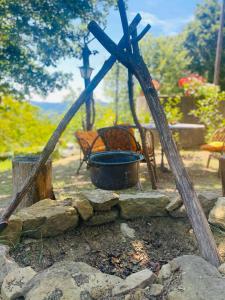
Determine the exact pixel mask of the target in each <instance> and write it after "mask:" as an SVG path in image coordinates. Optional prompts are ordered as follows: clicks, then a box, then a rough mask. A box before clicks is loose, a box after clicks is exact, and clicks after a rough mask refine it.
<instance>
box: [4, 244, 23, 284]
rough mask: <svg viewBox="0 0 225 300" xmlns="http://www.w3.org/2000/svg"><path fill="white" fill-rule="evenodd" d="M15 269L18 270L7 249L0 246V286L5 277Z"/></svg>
mask: <svg viewBox="0 0 225 300" xmlns="http://www.w3.org/2000/svg"><path fill="white" fill-rule="evenodd" d="M17 268H19V266H18V265H17V263H16V262H15V261H14V260H13V259H11V258H10V257H9V247H8V246H3V245H0V286H1V285H2V282H3V280H4V278H5V276H6V275H7V274H8V273H9V272H11V271H15V270H16V269H17Z"/></svg>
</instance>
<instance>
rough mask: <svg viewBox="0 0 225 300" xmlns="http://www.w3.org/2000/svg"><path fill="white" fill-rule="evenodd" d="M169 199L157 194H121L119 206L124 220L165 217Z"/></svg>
mask: <svg viewBox="0 0 225 300" xmlns="http://www.w3.org/2000/svg"><path fill="white" fill-rule="evenodd" d="M169 202H170V201H169V198H168V197H167V196H166V195H163V194H161V193H159V192H148V193H136V194H121V195H120V200H119V206H120V209H121V216H122V217H123V218H125V219H133V218H137V217H159V216H166V215H167V211H166V209H165V208H166V206H167V205H168V204H169Z"/></svg>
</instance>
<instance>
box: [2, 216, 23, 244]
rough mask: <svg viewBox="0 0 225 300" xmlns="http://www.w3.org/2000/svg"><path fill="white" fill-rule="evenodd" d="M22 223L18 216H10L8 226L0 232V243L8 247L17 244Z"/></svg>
mask: <svg viewBox="0 0 225 300" xmlns="http://www.w3.org/2000/svg"><path fill="white" fill-rule="evenodd" d="M22 224H23V223H22V221H21V220H20V218H17V217H16V216H12V217H11V218H10V219H9V223H8V226H7V227H6V228H5V229H4V230H3V231H2V232H1V233H0V243H1V244H5V245H8V246H10V247H14V246H15V245H16V244H18V243H19V241H20V238H21V234H22Z"/></svg>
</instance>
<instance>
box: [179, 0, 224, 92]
mask: <svg viewBox="0 0 225 300" xmlns="http://www.w3.org/2000/svg"><path fill="white" fill-rule="evenodd" d="M220 11H221V9H220V3H219V1H218V0H204V1H203V3H201V4H199V5H198V6H197V9H196V12H195V18H194V20H193V21H192V22H191V23H190V24H189V25H188V26H187V28H186V30H185V34H186V38H185V43H184V45H185V48H186V49H187V51H188V55H189V56H190V57H191V59H192V60H191V64H190V66H189V69H190V70H191V71H192V72H197V73H199V74H200V75H202V76H204V77H205V78H206V79H207V80H208V81H209V82H212V81H213V74H214V63H215V56H216V45H217V36H218V30H219V23H220ZM224 39H225V30H224ZM222 56H223V57H222V66H221V76H220V78H221V81H220V84H221V86H222V88H223V89H224V88H225V47H223V54H222Z"/></svg>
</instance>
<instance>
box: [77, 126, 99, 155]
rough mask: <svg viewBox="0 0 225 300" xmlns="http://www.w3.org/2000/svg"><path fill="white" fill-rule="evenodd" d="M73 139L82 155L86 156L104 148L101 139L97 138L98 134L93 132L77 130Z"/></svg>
mask: <svg viewBox="0 0 225 300" xmlns="http://www.w3.org/2000/svg"><path fill="white" fill-rule="evenodd" d="M75 137H76V139H77V141H78V143H79V145H80V147H81V150H82V152H83V153H84V154H87V153H88V152H89V151H93V152H95V151H98V149H101V148H105V145H104V143H103V141H102V139H101V137H99V135H98V132H97V131H95V130H92V131H83V130H78V131H76V132H75Z"/></svg>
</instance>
